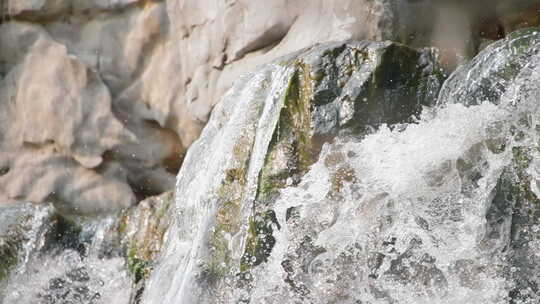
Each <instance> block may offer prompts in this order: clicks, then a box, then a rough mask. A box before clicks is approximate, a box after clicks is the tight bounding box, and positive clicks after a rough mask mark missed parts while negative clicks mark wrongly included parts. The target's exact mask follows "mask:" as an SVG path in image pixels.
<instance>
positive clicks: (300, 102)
mask: <svg viewBox="0 0 540 304" xmlns="http://www.w3.org/2000/svg"><path fill="white" fill-rule="evenodd" d="M297 64H298V65H299V69H298V71H297V72H296V73H295V74H294V75H293V77H291V79H290V81H289V84H288V86H287V91H286V92H285V97H284V105H283V108H282V109H281V112H280V115H279V120H278V124H277V126H276V129H275V130H274V134H273V135H272V140H271V142H270V145H269V149H268V154H267V156H266V159H265V164H264V166H263V168H262V170H261V173H260V176H259V187H258V189H259V190H258V194H257V200H258V201H262V202H266V203H267V204H268V202H269V201H272V199H273V198H274V197H275V196H276V195H277V193H278V192H279V189H281V188H283V187H284V186H285V185H286V180H287V178H289V177H292V178H294V177H295V176H297V177H298V176H299V175H303V174H304V173H305V172H307V169H308V167H309V166H310V165H311V164H313V162H314V157H313V156H312V153H311V150H312V143H311V110H310V106H311V102H310V100H311V95H312V94H311V82H312V80H311V76H310V71H309V70H308V68H307V67H306V66H305V65H302V64H300V63H297ZM283 160H286V162H285V163H284V162H283Z"/></svg>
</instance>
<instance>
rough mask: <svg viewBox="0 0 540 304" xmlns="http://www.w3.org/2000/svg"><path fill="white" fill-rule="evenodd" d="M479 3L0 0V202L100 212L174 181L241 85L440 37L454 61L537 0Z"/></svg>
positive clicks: (532, 11) (512, 23)
mask: <svg viewBox="0 0 540 304" xmlns="http://www.w3.org/2000/svg"><path fill="white" fill-rule="evenodd" d="M486 1H487V0H486ZM485 4H486V2H485V1H475V2H474V3H472V2H467V1H455V2H449V1H446V2H445V1H428V0H415V1H412V0H400V1H391V0H361V1H359V0H334V1H326V0H309V1H308V0H302V1H292V0H273V1H251V0H96V1H88V0H71V1H68V0H1V1H0V108H2V111H1V112H0V116H1V117H0V118H1V119H0V153H1V154H2V157H1V159H0V162H1V163H2V169H1V170H0V199H1V200H8V201H11V200H34V201H43V200H47V199H54V200H56V201H57V202H59V204H60V205H62V204H64V205H67V206H68V207H69V208H67V209H68V210H72V211H74V212H75V211H76V210H79V211H76V212H81V210H82V211H84V212H98V211H104V210H109V209H115V208H117V207H120V206H126V205H129V204H132V203H134V202H135V201H136V200H137V199H140V198H142V197H146V196H148V195H153V194H157V193H161V192H164V191H167V190H169V189H172V187H173V185H174V175H175V173H176V172H177V170H178V168H179V166H180V164H181V161H182V158H183V155H184V153H185V150H186V148H187V147H189V146H190V145H191V144H192V143H193V141H195V140H196V139H197V138H198V136H199V134H200V132H201V130H202V128H203V127H204V125H205V124H206V122H207V121H208V118H209V115H210V113H211V110H212V108H213V107H214V105H215V104H216V103H217V102H218V101H219V100H220V98H221V96H222V95H223V94H224V92H225V91H227V90H228V89H229V88H230V87H231V85H232V83H233V81H234V80H236V79H237V78H238V76H239V75H240V74H242V73H244V72H246V71H249V70H253V69H254V68H255V67H256V66H257V65H260V64H263V63H266V62H269V61H271V60H274V59H275V58H277V57H280V56H283V55H285V54H288V53H290V52H294V51H298V50H300V49H302V48H307V47H311V46H313V45H315V44H318V43H323V42H328V41H335V40H347V39H356V40H360V39H369V40H387V39H388V40H396V41H401V42H403V43H406V44H409V45H411V46H415V47H423V46H431V45H434V46H438V47H441V49H442V50H441V52H440V53H441V61H442V62H443V64H444V65H445V66H446V67H447V68H449V69H451V68H452V67H453V66H455V65H456V64H457V63H459V62H461V61H463V60H466V59H467V58H470V56H472V55H474V54H475V53H476V52H477V49H478V48H479V45H480V43H484V44H485V42H484V41H481V40H480V38H479V36H481V35H480V34H479V33H478V31H479V28H480V25H479V24H477V23H478V21H477V20H481V22H482V24H481V27H482V28H484V27H485V28H488V29H490V30H491V31H493V29H494V31H495V34H497V26H498V24H499V23H501V24H503V25H504V26H505V28H508V29H515V28H518V27H522V26H524V25H525V24H530V23H534V22H538V20H537V19H538V18H536V19H535V17H537V15H538V14H537V11H536V6H535V5H538V1H537V0H520V1H512V3H511V4H510V3H509V2H508V1H502V0H501V1H497V2H496V3H495V4H493V5H485ZM524 20H525V21H524ZM534 20H536V21H534ZM527 22H528V23H527ZM486 24H487V25H486ZM488 34H489V35H488ZM483 35H484V36H489V38H490V39H493V33H491V32H490V33H485V34H483ZM495 36H496V35H495ZM30 164H31V165H30ZM68 188H69V189H68ZM60 202H62V203H60ZM100 206H101V207H100ZM81 208H82V209H81Z"/></svg>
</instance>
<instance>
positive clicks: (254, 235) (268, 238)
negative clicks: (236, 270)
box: [240, 210, 279, 271]
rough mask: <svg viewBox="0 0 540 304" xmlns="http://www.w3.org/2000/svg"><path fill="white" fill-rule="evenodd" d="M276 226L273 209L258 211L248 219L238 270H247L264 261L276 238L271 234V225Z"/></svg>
mask: <svg viewBox="0 0 540 304" xmlns="http://www.w3.org/2000/svg"><path fill="white" fill-rule="evenodd" d="M274 225H275V226H276V227H278V229H279V224H278V222H277V219H276V214H275V213H274V211H272V210H269V211H266V212H264V213H258V214H256V215H255V216H253V217H251V218H250V219H249V228H248V236H247V239H246V247H245V251H244V255H243V256H242V259H241V261H240V271H247V270H249V269H251V268H252V267H254V266H257V265H259V264H261V263H263V262H266V261H267V259H268V257H269V256H270V253H271V251H272V248H273V247H274V245H275V243H276V239H275V238H274V237H273V236H272V234H273V232H274V228H273V226H274Z"/></svg>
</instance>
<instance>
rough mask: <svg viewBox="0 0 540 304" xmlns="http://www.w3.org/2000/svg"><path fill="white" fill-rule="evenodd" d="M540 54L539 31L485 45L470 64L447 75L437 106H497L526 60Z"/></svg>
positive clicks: (521, 31)
mask: <svg viewBox="0 0 540 304" xmlns="http://www.w3.org/2000/svg"><path fill="white" fill-rule="evenodd" d="M539 51H540V29H538V28H530V29H523V30H519V31H516V32H514V33H511V34H510V35H508V37H507V38H505V39H503V40H500V41H497V42H495V43H493V44H491V45H489V46H488V47H487V48H486V49H485V50H483V51H482V52H481V53H480V54H478V56H476V57H475V58H474V59H473V60H471V62H469V63H467V64H465V65H463V66H461V67H459V68H458V69H457V70H456V71H455V72H454V73H452V74H451V75H450V77H449V78H448V80H447V81H446V82H445V84H444V86H443V88H442V89H441V93H440V98H439V103H441V104H444V103H462V104H465V105H474V104H479V103H482V102H484V101H489V102H493V103H495V104H498V103H499V102H500V100H501V97H502V96H503V95H504V94H505V93H506V91H507V90H508V88H509V87H510V86H511V85H512V84H513V83H514V81H515V79H516V78H517V77H518V76H519V75H520V73H521V72H522V71H523V69H524V68H525V67H526V66H527V65H529V63H530V58H531V57H533V56H536V55H537V54H538V53H539Z"/></svg>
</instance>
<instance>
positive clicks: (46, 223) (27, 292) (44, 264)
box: [0, 204, 132, 304]
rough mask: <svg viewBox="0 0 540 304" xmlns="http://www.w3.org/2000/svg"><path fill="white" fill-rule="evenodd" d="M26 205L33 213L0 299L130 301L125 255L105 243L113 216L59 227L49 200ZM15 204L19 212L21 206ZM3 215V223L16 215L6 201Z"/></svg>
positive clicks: (91, 303)
mask: <svg viewBox="0 0 540 304" xmlns="http://www.w3.org/2000/svg"><path fill="white" fill-rule="evenodd" d="M27 208H28V211H27V214H32V216H33V218H32V219H31V221H32V225H31V229H29V230H28V231H25V234H24V238H25V246H26V248H25V249H24V253H25V254H24V257H23V259H22V261H20V263H19V265H18V266H17V268H16V269H15V270H14V271H13V272H12V273H11V275H10V279H9V282H8V284H7V286H6V287H5V289H4V290H5V291H4V294H2V295H1V296H0V303H5V304H11V303H21V304H33V303H39V304H57V303H63V304H64V303H65V304H67V303H73V304H98V303H115V304H124V303H125V304H127V303H129V301H130V297H131V293H132V289H131V285H132V281H131V276H130V274H129V273H128V272H127V270H126V267H125V263H124V259H123V258H122V257H120V256H118V255H117V254H116V253H111V252H107V250H106V248H107V247H108V244H105V243H104V242H106V239H107V233H108V229H110V228H111V226H112V225H113V224H114V221H113V219H112V218H105V219H99V220H96V219H94V220H81V221H80V223H81V225H80V226H77V228H76V229H77V231H69V230H67V231H66V230H64V229H63V230H62V231H58V230H57V227H53V226H55V225H58V223H55V221H54V220H53V221H51V215H52V211H53V209H52V208H51V207H50V206H45V207H37V208H36V207H33V206H31V205H30V204H29V205H28V207H27ZM14 209H15V208H14ZM16 210H17V212H21V210H20V209H19V207H16ZM2 216H3V217H0V219H2V220H5V221H6V222H7V223H9V222H10V218H11V220H12V219H14V218H17V217H16V216H15V214H10V210H9V207H8V208H7V209H3V210H2ZM59 225H67V223H60V224H59ZM78 229H81V230H80V231H79V230H78Z"/></svg>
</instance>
